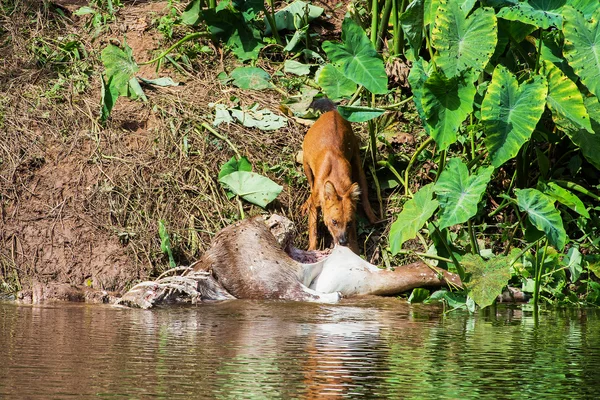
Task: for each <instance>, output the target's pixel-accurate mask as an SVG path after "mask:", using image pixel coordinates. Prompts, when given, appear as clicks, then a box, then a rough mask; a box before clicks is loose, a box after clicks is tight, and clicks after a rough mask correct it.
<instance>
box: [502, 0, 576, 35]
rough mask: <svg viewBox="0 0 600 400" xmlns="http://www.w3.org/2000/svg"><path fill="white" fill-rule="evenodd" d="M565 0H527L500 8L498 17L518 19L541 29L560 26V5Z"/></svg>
mask: <svg viewBox="0 0 600 400" xmlns="http://www.w3.org/2000/svg"><path fill="white" fill-rule="evenodd" d="M564 5H565V0H527V1H522V2H519V3H517V4H515V5H511V6H508V7H504V8H502V9H501V10H500V11H499V12H498V18H504V19H508V20H510V21H520V22H523V23H525V24H530V25H535V26H537V27H539V28H542V29H548V28H550V27H551V26H553V27H555V28H559V29H560V27H561V26H562V15H561V11H562V7H563V6H564Z"/></svg>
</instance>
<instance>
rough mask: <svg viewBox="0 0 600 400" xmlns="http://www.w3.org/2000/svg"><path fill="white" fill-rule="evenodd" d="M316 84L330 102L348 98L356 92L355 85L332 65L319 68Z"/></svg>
mask: <svg viewBox="0 0 600 400" xmlns="http://www.w3.org/2000/svg"><path fill="white" fill-rule="evenodd" d="M317 83H318V84H319V86H321V88H322V89H323V91H324V92H325V94H326V95H327V97H329V98H330V99H331V100H339V99H342V98H344V97H350V96H352V95H353V94H354V92H355V91H356V83H354V82H353V81H351V80H350V79H348V78H346V77H345V76H344V73H343V72H342V71H340V70H339V69H338V68H336V67H334V66H333V65H332V64H327V65H325V66H324V67H323V68H321V70H320V72H319V75H318V76H317Z"/></svg>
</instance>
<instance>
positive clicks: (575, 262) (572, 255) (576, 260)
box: [563, 247, 583, 282]
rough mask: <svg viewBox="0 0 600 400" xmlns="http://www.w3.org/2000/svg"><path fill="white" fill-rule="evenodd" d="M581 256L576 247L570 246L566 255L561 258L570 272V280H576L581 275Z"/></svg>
mask: <svg viewBox="0 0 600 400" xmlns="http://www.w3.org/2000/svg"><path fill="white" fill-rule="evenodd" d="M581 261H582V257H581V253H580V252H579V249H578V248H577V247H571V248H570V249H569V251H568V252H567V256H566V257H565V259H564V260H563V262H565V263H566V264H567V267H568V268H569V272H570V273H571V282H576V281H577V279H579V276H580V275H581V272H582V270H583V267H582V265H581Z"/></svg>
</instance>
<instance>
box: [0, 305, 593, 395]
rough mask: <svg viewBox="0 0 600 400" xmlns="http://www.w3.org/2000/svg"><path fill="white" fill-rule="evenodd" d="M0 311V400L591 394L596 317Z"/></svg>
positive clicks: (516, 312) (506, 311) (369, 311)
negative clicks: (536, 317)
mask: <svg viewBox="0 0 600 400" xmlns="http://www.w3.org/2000/svg"><path fill="white" fill-rule="evenodd" d="M525 307H527V306H520V307H518V306H512V307H511V306H502V307H498V308H495V309H494V308H491V309H489V310H484V311H480V312H478V313H476V314H473V315H470V314H468V313H467V312H452V313H446V314H444V312H443V310H442V308H441V307H438V306H432V305H412V306H411V305H409V304H407V303H406V301H403V300H398V299H394V298H363V299H354V300H351V299H348V300H344V301H343V302H342V303H341V304H336V305H318V304H307V303H293V302H258V301H242V300H236V301H228V302H221V303H212V304H201V305H197V306H186V307H182V306H175V307H165V308H161V309H155V310H137V309H125V308H116V307H112V306H100V305H79V304H51V305H41V306H38V305H36V306H20V305H16V304H11V303H0V399H65V398H76V399H88V398H95V399H97V398H106V399H148V398H156V399H176V398H182V399H189V398H201V399H292V398H294V399H296V398H300V399H321V398H327V399H335V398H363V399H372V398H392V399H438V398H439V399H476V398H477V399H479V398H489V399H527V398H531V399H560V398H564V399H578V398H582V399H585V398H587V399H598V398H600V311H599V310H597V309H595V310H594V309H583V310H553V311H544V312H542V313H541V314H540V316H539V319H538V321H537V322H536V321H534V318H533V316H532V313H531V311H528V310H527V309H526V308H525Z"/></svg>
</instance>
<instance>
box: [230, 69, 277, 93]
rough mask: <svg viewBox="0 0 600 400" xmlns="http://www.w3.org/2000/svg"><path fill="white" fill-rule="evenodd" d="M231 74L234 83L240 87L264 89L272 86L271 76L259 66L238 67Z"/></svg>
mask: <svg viewBox="0 0 600 400" xmlns="http://www.w3.org/2000/svg"><path fill="white" fill-rule="evenodd" d="M230 76H231V78H232V79H233V84H234V85H235V86H237V87H239V88H240V89H253V90H263V89H268V88H270V87H271V83H270V82H269V81H270V80H271V76H270V75H269V74H268V73H267V72H265V70H263V69H260V68H258V67H238V68H236V69H234V70H233V71H232V72H231V75H230Z"/></svg>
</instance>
